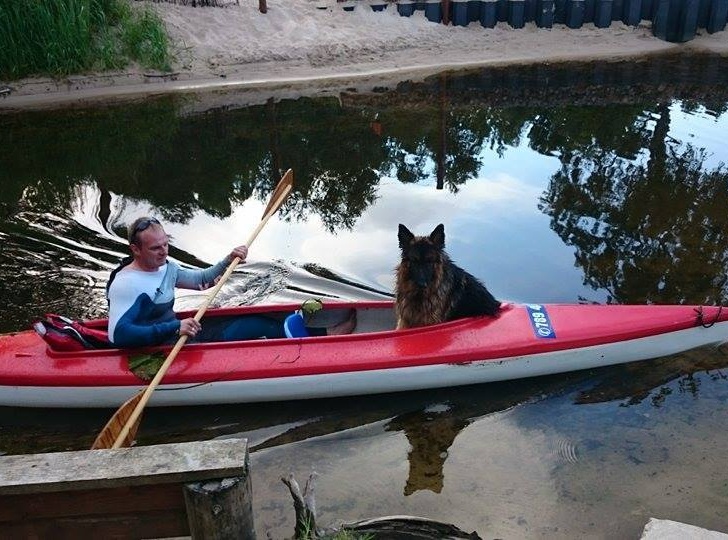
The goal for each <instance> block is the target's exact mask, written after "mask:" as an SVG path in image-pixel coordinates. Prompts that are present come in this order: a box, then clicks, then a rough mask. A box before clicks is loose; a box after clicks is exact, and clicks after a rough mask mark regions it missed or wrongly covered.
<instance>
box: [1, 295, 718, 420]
mask: <svg viewBox="0 0 728 540" xmlns="http://www.w3.org/2000/svg"><path fill="white" fill-rule="evenodd" d="M295 307H296V306H285V307H283V308H282V307H280V306H275V309H276V310H277V312H286V311H287V310H288V309H291V308H295ZM352 307H353V308H355V309H357V312H358V316H359V318H360V322H361V324H360V327H361V329H360V332H359V333H356V334H352V335H347V336H325V337H312V338H290V339H280V340H255V341H253V342H238V343H229V344H192V345H189V346H187V347H186V350H184V349H183V351H182V352H181V353H180V355H179V356H178V358H177V359H176V360H175V363H173V365H172V367H171V368H170V370H169V372H168V374H167V375H166V376H165V378H164V379H163V381H162V383H161V384H160V386H159V387H158V388H157V390H156V391H155V392H154V394H153V396H152V398H151V400H150V403H149V405H150V406H178V405H200V404H223V403H244V402H261V401H283V400H296V399H312V398H328V397H339V396H351V395H363V394H376V393H385V392H400V391H408V390H420V389H429V388H439V387H452V386H459V385H469V384H478V383H487V382H495V381H503V380H512V379H521V378H527V377H534V376H540V375H548V374H555V373H563V372H569V371H576V370H581V369H590V368H595V367H601V366H608V365H615V364H621V363H626V362H633V361H639V360H647V359H650V358H657V357H662V356H667V355H670V354H676V353H679V352H682V351H686V350H689V349H693V348H696V347H701V346H705V345H710V344H720V343H722V342H724V341H726V340H728V317H726V315H728V314H726V313H724V312H723V310H722V309H721V308H705V307H703V308H700V307H695V306H588V305H557V304H553V305H545V306H543V305H538V306H529V305H514V304H509V305H508V306H506V307H505V308H504V310H503V313H502V314H501V315H500V316H499V317H497V318H494V319H493V318H489V317H477V318H470V319H463V320H460V321H453V322H449V323H444V324H442V325H434V326H432V327H427V328H422V329H409V330H402V331H394V330H393V329H391V328H389V327H390V326H391V325H393V318H392V314H391V307H392V306H391V303H389V302H371V303H342V304H335V305H334V307H333V308H330V307H329V306H327V309H329V310H330V311H329V315H330V314H332V313H339V314H341V313H345V312H346V311H347V310H348V309H350V308H352ZM598 308H601V309H598ZM267 309H269V310H270V309H272V308H271V307H270V306H269V307H268V308H267ZM534 309H535V311H534ZM251 310H252V308H238V309H237V310H233V312H235V313H245V312H250V311H251ZM222 311H224V312H225V313H226V314H230V313H231V310H222ZM255 311H257V312H261V311H264V309H263V308H255ZM726 311H728V310H726ZM541 313H543V314H544V317H545V318H541V315H540V314H541ZM632 319H634V320H632ZM377 321H384V322H381V324H380V325H379V326H377V324H378V323H377ZM615 321H621V326H622V327H621V328H616V327H615ZM635 321H636V322H635ZM539 322H540V324H535V323H539ZM368 328H369V330H368ZM36 342H38V343H36ZM13 347H14V348H13ZM162 350H166V349H162ZM129 354H130V352H129V351H120V350H118V349H111V350H104V351H82V352H81V353H55V352H53V351H50V350H48V349H47V347H45V344H44V343H43V342H42V340H40V338H37V337H35V336H34V333H31V332H20V333H17V334H14V335H8V336H0V405H5V406H25V407H74V408H75V407H118V406H119V405H120V404H121V403H123V402H124V401H126V400H127V399H128V398H129V397H131V396H132V395H134V394H135V393H136V392H137V391H139V390H142V389H143V388H144V387H145V384H146V383H145V382H144V381H142V380H140V379H138V378H137V377H136V376H134V375H133V374H131V373H130V372H129V370H128V368H127V366H126V359H127V357H128V355H129ZM13 366H14V367H13Z"/></svg>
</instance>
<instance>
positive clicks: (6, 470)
mask: <svg viewBox="0 0 728 540" xmlns="http://www.w3.org/2000/svg"><path fill="white" fill-rule="evenodd" d="M247 452H248V445H247V441H246V440H245V439H224V440H219V441H194V442H187V443H174V444H159V445H155V446H136V447H131V448H117V449H114V450H79V451H76V452H57V453H51V454H29V455H17V456H0V495H16V494H22V493H42V492H52V491H72V490H82V489H100V488H113V487H118V486H141V485H148V484H160V483H173V482H194V481H197V480H204V479H207V478H230V477H236V476H240V475H242V474H243V472H244V471H245V457H246V455H247Z"/></svg>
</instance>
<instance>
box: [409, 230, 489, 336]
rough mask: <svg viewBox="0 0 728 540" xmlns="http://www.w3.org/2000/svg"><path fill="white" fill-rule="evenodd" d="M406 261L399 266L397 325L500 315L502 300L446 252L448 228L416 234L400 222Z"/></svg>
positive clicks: (413, 324)
mask: <svg viewBox="0 0 728 540" xmlns="http://www.w3.org/2000/svg"><path fill="white" fill-rule="evenodd" d="M397 237H398V238H399V247H400V249H401V250H402V261H401V262H400V264H399V266H398V267H397V284H396V291H395V292H396V301H395V311H396V315H397V328H398V329H401V328H412V327H415V326H425V325H429V324H437V323H441V322H444V321H451V320H453V319H460V318H462V317H471V316H474V315H491V316H493V315H496V314H497V313H498V310H499V309H500V302H499V301H498V300H496V299H495V298H494V297H493V295H492V294H490V292H488V289H486V288H485V285H483V284H482V283H481V282H480V281H478V279H477V278H475V277H474V276H472V275H470V274H469V273H467V272H466V271H465V270H463V269H462V268H460V267H459V266H457V265H456V264H455V263H453V262H452V261H451V260H450V257H448V255H447V253H445V227H444V226H443V225H442V223H441V224H440V225H438V226H437V227H435V230H434V231H432V232H431V233H430V235H429V236H415V235H414V234H412V233H411V232H410V231H409V229H407V227H405V226H404V225H402V224H400V226H399V232H398V234H397Z"/></svg>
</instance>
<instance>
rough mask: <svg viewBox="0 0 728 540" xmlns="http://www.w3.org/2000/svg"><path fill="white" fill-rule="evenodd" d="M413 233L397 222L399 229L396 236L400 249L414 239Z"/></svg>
mask: <svg viewBox="0 0 728 540" xmlns="http://www.w3.org/2000/svg"><path fill="white" fill-rule="evenodd" d="M414 237H415V235H414V234H412V233H411V232H410V230H409V229H408V228H407V227H405V226H404V225H402V224H401V223H400V224H399V230H398V231H397V238H398V239H399V247H400V249H404V248H406V247H407V246H409V244H410V242H411V241H412V240H413V239H414Z"/></svg>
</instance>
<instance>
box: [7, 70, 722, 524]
mask: <svg viewBox="0 0 728 540" xmlns="http://www.w3.org/2000/svg"><path fill="white" fill-rule="evenodd" d="M727 68H728V60H725V59H720V58H708V57H705V58H702V57H701V58H689V57H674V58H668V59H664V60H660V61H658V60H655V59H653V60H651V61H650V62H638V63H632V64H610V63H598V64H588V65H582V66H569V67H561V66H538V67H532V68H518V69H514V68H512V69H497V70H488V71H479V72H472V73H466V74H462V75H457V76H456V75H454V74H449V75H442V76H438V77H434V78H432V79H429V80H426V81H424V82H422V83H409V82H408V83H402V84H400V85H398V87H397V88H379V89H377V91H376V92H373V93H371V94H363V93H357V92H353V91H351V92H343V93H342V94H341V95H339V96H337V97H335V98H331V97H321V98H315V97H312V98H305V99H299V100H273V99H271V100H269V101H268V102H265V101H264V102H263V103H260V104H254V105H246V103H245V98H244V97H241V96H240V95H236V94H216V95H215V96H214V103H216V106H215V107H212V106H211V105H210V103H212V102H213V100H212V99H211V97H210V96H182V97H180V96H178V97H175V98H165V99H157V100H153V101H147V102H143V103H132V104H126V105H123V106H114V107H104V108H94V109H74V110H66V111H54V112H33V113H23V114H5V115H0V185H1V186H2V189H1V190H0V246H2V247H1V250H2V251H1V252H0V298H2V300H3V302H2V306H0V331H2V332H8V331H14V330H19V329H23V328H26V327H27V326H28V323H29V322H30V321H31V320H32V319H33V318H34V317H36V316H38V315H39V314H42V313H45V312H48V311H52V312H58V313H64V314H67V315H71V316H75V317H95V316H103V315H104V313H105V299H104V287H105V284H106V279H107V277H108V272H109V270H110V269H111V268H113V266H115V264H116V261H117V260H118V259H119V258H120V257H121V256H122V255H123V254H124V253H125V242H124V240H123V230H124V228H125V226H126V224H128V223H130V222H131V221H132V220H133V219H134V218H136V217H138V216H139V215H142V214H145V213H154V214H155V215H158V216H159V217H160V218H162V219H163V220H164V222H165V224H166V225H167V230H168V232H170V233H171V234H172V235H173V244H174V249H173V251H172V253H171V255H172V257H174V258H175V259H177V260H179V261H181V262H183V263H185V264H188V265H191V266H204V265H205V264H207V263H212V262H215V261H216V260H217V259H218V258H220V257H222V256H223V255H225V254H226V253H227V252H228V251H229V249H230V248H231V247H232V245H233V244H235V243H239V242H242V241H244V240H245V239H246V238H247V237H248V235H249V234H250V233H251V232H252V230H253V229H254V228H255V226H256V225H257V223H258V221H259V219H260V216H261V214H262V211H263V206H264V203H265V201H266V200H267V199H268V195H269V194H270V190H271V189H272V187H273V186H275V184H276V183H277V181H278V179H279V178H280V172H281V171H282V170H285V169H286V168H289V167H290V168H293V169H294V171H295V173H296V189H295V191H294V192H293V194H292V196H291V197H290V198H289V199H288V200H287V202H286V204H285V206H284V208H283V209H282V211H281V212H280V214H279V215H277V216H276V217H275V218H274V219H273V220H271V221H270V222H269V224H268V225H267V226H266V228H265V229H264V231H263V232H262V233H261V235H260V236H259V237H258V239H257V240H256V243H255V244H254V245H253V247H252V248H251V254H250V257H249V261H250V263H249V264H248V265H246V266H245V267H244V268H242V270H241V271H239V272H236V274H235V275H234V276H233V278H232V279H231V282H230V283H229V284H228V285H227V286H226V287H225V288H224V289H223V291H222V293H221V295H220V296H219V304H222V305H239V304H249V303H259V302H268V301H271V302H274V301H279V300H290V299H305V298H308V297H311V296H314V297H318V296H324V297H329V298H337V297H338V298H355V299H367V298H385V297H387V296H389V295H390V294H391V290H392V286H393V278H394V276H393V269H394V267H395V265H396V264H397V257H398V249H397V237H396V231H397V224H398V223H404V224H406V225H407V226H408V227H409V228H410V229H412V230H413V231H415V232H418V233H422V234H425V233H429V232H430V231H431V230H432V229H433V228H434V227H435V226H436V225H437V224H438V223H444V224H445V232H446V239H447V247H448V251H449V253H450V255H451V256H452V258H453V259H455V260H456V261H457V262H458V263H459V264H460V265H461V266H463V267H465V268H467V269H468V270H470V271H471V272H472V273H474V274H475V275H477V276H478V277H480V278H482V279H483V280H484V281H485V282H486V283H487V284H488V286H489V288H490V289H491V290H492V291H493V293H494V294H495V295H496V296H497V297H498V298H501V299H507V300H513V301H529V302H576V301H582V302H600V303H603V302H614V303H629V302H633V303H644V302H652V303H682V302H686V303H711V304H712V303H726V302H727V301H728V290H727V286H728V285H727V283H726V267H727V266H728V265H727V264H726V263H727V261H726V259H727V257H728V251H727V248H728V241H727V235H728V212H726V209H727V208H728V170H727V169H726V167H725V166H724V162H726V161H728V142H726V136H725V134H726V133H728V90H726V88H728V86H726V83H727V82H728V81H726V80H725V79H728V69H727ZM646 81H650V83H647V82H646ZM0 106H1V102H0ZM202 298H204V296H203V295H201V294H186V295H184V296H182V297H181V298H180V299H179V301H178V307H180V308H182V307H195V306H196V305H198V304H199V302H200V301H201V299H202ZM727 368H728V348H726V349H722V348H719V349H703V350H698V351H692V352H690V353H687V354H683V355H679V356H675V357H667V358H661V359H658V360H656V361H652V362H644V363H638V364H632V365H629V366H618V367H614V368H607V369H601V370H592V371H586V372H579V373H572V374H568V375H561V376H553V377H543V378H539V379H533V380H525V381H518V382H510V383H497V384H489V385H480V386H473V387H465V388H458V389H449V390H438V391H427V392H415V393H406V394H399V395H387V396H370V397H361V398H349V399H342V400H321V401H312V402H303V403H283V404H257V405H248V406H245V405H241V406H227V407H196V408H191V409H186V408H180V409H166V410H160V409H151V410H148V411H147V412H146V413H145V417H144V422H143V425H142V429H141V433H140V438H139V443H140V444H153V443H159V442H168V441H183V440H194V439H210V438H215V437H231V436H244V437H248V438H249V440H250V443H251V445H252V451H253V452H252V455H251V461H252V471H253V475H254V477H253V489H254V497H255V501H254V505H255V513H256V514H255V515H256V526H257V528H258V532H259V535H260V536H261V537H265V533H266V531H270V533H271V536H272V537H273V538H282V537H284V536H286V535H290V534H291V533H292V530H293V516H294V514H293V508H292V505H291V502H290V500H289V496H288V494H287V490H286V488H285V487H284V486H283V484H282V483H281V482H280V480H279V479H280V477H281V476H283V475H285V474H287V473H288V472H293V473H294V474H296V476H297V477H298V479H299V480H301V481H303V480H304V479H305V478H306V477H307V476H308V474H309V473H310V472H312V471H316V472H317V473H318V475H319V477H318V487H317V495H318V508H319V514H320V515H319V518H320V522H321V523H322V524H329V523H332V522H334V521H337V520H355V519H360V518H364V517H373V516H379V515H388V514H415V515H421V516H426V517H430V518H433V519H441V520H444V521H449V522H452V523H455V524H456V525H458V526H459V527H461V528H463V529H465V530H477V531H478V532H479V533H480V535H481V536H483V537H484V538H494V537H498V538H541V537H545V538H585V537H589V538H637V537H639V534H640V532H641V530H642V527H643V526H644V524H645V523H646V521H647V520H648V519H649V517H659V518H666V519H675V520H679V521H685V522H687V523H691V524H695V525H699V526H703V527H707V528H710V529H717V530H722V531H728V473H727V472H726V469H725V463H724V453H725V448H726V447H728V415H727V414H726V413H727V412H728V380H727V378H728V370H727ZM111 412H113V411H108V410H91V411H66V410H53V411H47V410H46V411H35V410H20V409H12V408H0V453H9V454H13V453H26V452H41V451H57V450H65V449H80V448H87V447H88V446H89V445H90V443H91V441H92V440H93V438H94V437H95V435H96V433H97V432H98V430H99V429H100V428H101V427H102V426H103V424H104V423H105V422H106V420H107V419H108V417H109V416H110V413H111Z"/></svg>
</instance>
